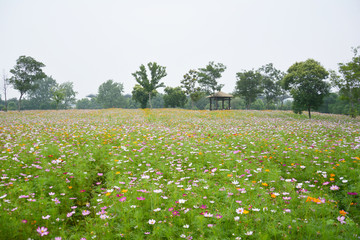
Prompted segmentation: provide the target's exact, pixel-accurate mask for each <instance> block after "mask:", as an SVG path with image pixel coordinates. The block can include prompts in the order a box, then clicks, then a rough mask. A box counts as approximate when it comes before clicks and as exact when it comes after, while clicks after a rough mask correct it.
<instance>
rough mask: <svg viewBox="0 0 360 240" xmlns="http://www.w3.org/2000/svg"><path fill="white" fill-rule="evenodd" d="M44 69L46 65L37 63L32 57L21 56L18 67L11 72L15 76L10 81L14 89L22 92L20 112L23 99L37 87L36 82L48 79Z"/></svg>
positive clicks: (17, 62)
mask: <svg viewBox="0 0 360 240" xmlns="http://www.w3.org/2000/svg"><path fill="white" fill-rule="evenodd" d="M42 67H45V65H44V64H43V63H41V62H38V61H36V60H35V59H34V58H32V57H27V56H20V57H19V58H18V59H17V60H16V65H15V66H14V68H13V69H11V70H10V72H11V73H12V74H13V76H12V77H11V78H10V79H9V83H10V84H11V85H12V86H13V88H14V89H16V90H18V91H19V92H20V97H19V106H18V107H19V108H18V109H19V111H20V109H21V99H22V97H23V96H24V95H25V94H26V93H27V92H28V91H30V90H33V89H35V88H36V87H37V85H36V82H37V81H38V80H40V79H42V78H45V77H46V74H45V73H44V72H43V71H42V69H41V68H42Z"/></svg>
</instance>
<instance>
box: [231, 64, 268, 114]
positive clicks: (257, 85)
mask: <svg viewBox="0 0 360 240" xmlns="http://www.w3.org/2000/svg"><path fill="white" fill-rule="evenodd" d="M236 78H237V80H236V86H235V91H234V95H235V96H242V97H244V99H245V105H246V109H250V106H251V103H253V102H254V101H255V100H256V98H257V96H258V95H259V94H260V93H262V86H261V83H262V75H261V74H260V73H259V72H256V71H254V70H250V71H244V72H238V73H236Z"/></svg>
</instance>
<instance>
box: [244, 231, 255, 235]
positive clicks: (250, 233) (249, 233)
mask: <svg viewBox="0 0 360 240" xmlns="http://www.w3.org/2000/svg"><path fill="white" fill-rule="evenodd" d="M252 234H253V231H249V232H246V233H245V235H248V236H249V235H252Z"/></svg>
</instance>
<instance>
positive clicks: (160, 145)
mask: <svg viewBox="0 0 360 240" xmlns="http://www.w3.org/2000/svg"><path fill="white" fill-rule="evenodd" d="M0 146H1V150H0V170H1V182H0V239H77V240H80V239H88V240H89V239H358V238H359V237H360V226H359V223H360V201H359V194H360V185H359V180H360V179H359V178H360V177H359V176H360V166H359V164H360V120H359V119H355V120H354V119H350V118H348V117H346V116H337V115H323V114H316V113H314V114H313V119H312V120H308V119H307V117H306V116H302V115H295V114H293V113H291V112H280V111H213V112H209V111H186V110H171V109H161V110H151V111H150V110H120V109H110V110H100V111H97V110H93V111H80V110H69V111H29V112H21V113H19V112H7V113H0Z"/></svg>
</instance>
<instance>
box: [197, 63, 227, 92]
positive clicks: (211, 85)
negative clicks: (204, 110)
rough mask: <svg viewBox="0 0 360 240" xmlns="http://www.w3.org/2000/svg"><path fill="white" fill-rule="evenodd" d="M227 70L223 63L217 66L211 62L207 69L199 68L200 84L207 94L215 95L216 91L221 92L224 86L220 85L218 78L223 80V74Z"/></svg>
mask: <svg viewBox="0 0 360 240" xmlns="http://www.w3.org/2000/svg"><path fill="white" fill-rule="evenodd" d="M225 70H226V66H225V65H224V64H222V63H217V64H215V63H214V62H209V64H208V65H207V66H206V67H205V68H199V73H198V78H199V80H198V82H199V84H200V86H201V87H202V88H203V90H204V91H205V92H207V93H208V94H211V93H215V91H221V88H222V87H223V86H224V84H218V82H217V80H216V79H218V78H221V73H223V72H224V71H225Z"/></svg>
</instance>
